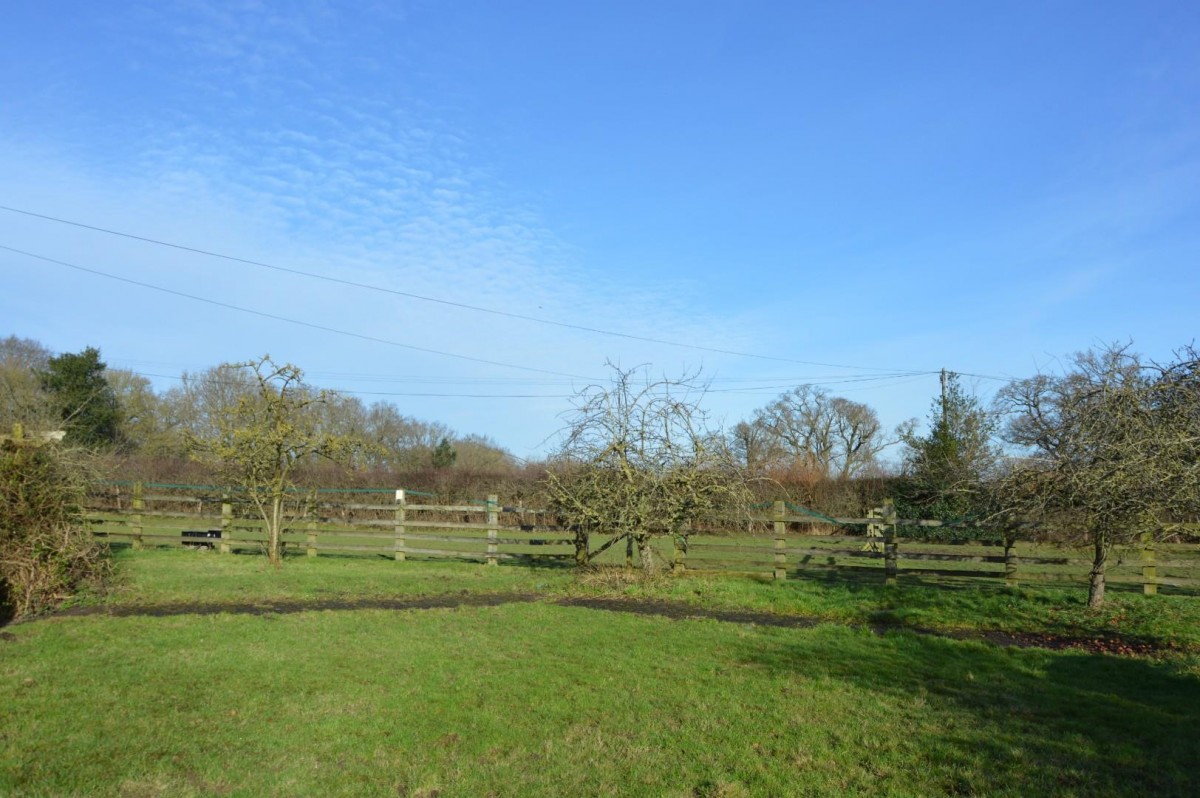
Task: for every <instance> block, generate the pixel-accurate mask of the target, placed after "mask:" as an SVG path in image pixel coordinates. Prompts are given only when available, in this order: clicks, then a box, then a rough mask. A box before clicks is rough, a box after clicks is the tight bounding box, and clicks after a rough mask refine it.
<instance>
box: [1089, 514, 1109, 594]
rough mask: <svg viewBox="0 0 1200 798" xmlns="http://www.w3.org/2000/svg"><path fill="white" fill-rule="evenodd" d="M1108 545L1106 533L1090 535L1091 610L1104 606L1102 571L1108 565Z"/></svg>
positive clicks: (1100, 531) (1097, 531)
mask: <svg viewBox="0 0 1200 798" xmlns="http://www.w3.org/2000/svg"><path fill="white" fill-rule="evenodd" d="M1110 545H1111V544H1110V540H1109V537H1108V533H1107V532H1105V531H1103V530H1096V531H1094V532H1093V533H1092V571H1091V574H1090V575H1089V579H1088V606H1089V607H1092V608H1093V609H1094V608H1096V607H1099V606H1101V605H1102V604H1104V570H1105V567H1106V566H1107V565H1108V550H1109V548H1110Z"/></svg>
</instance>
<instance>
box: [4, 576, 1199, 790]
mask: <svg viewBox="0 0 1200 798" xmlns="http://www.w3.org/2000/svg"><path fill="white" fill-rule="evenodd" d="M118 566H119V571H120V572H121V573H122V574H123V583H122V586H121V587H120V588H119V589H118V591H117V592H116V593H115V594H114V595H113V596H110V597H108V598H107V599H104V600H105V601H107V602H109V603H111V604H114V605H119V606H125V607H129V606H135V605H139V604H147V605H152V604H161V603H180V602H183V601H194V600H196V599H197V595H202V596H203V597H204V600H206V601H217V602H245V601H247V600H248V599H259V597H269V598H270V600H280V599H303V598H306V597H308V598H313V599H320V598H326V597H329V596H330V595H336V596H338V597H343V598H344V597H355V596H361V597H381V596H402V595H403V596H411V595H420V594H425V595H430V594H435V593H436V594H440V593H446V592H457V591H462V590H467V591H472V592H477V591H487V592H496V591H501V592H503V591H518V592H524V591H528V590H541V591H543V592H545V593H547V594H549V595H553V594H558V593H579V592H584V593H596V592H606V593H607V594H614V593H615V594H618V595H626V596H639V595H644V596H655V597H671V598H677V599H681V600H688V601H693V602H697V603H702V604H704V605H705V606H710V607H711V606H729V607H734V606H737V607H745V606H753V607H757V608H760V609H769V610H772V611H775V612H800V611H812V612H819V613H823V614H824V615H825V617H831V618H832V617H843V618H845V619H847V620H851V619H855V618H858V617H867V616H869V614H870V613H871V612H872V611H873V610H871V609H870V608H871V607H872V606H874V605H876V604H877V603H878V602H879V601H881V600H883V599H885V598H887V597H888V596H889V595H890V597H891V598H893V599H898V598H903V599H905V600H906V601H908V602H910V603H913V602H915V603H917V605H918V609H914V610H912V611H913V612H918V611H919V612H921V613H925V614H926V615H929V616H936V617H939V618H941V619H943V620H944V621H946V622H949V621H951V620H953V619H956V618H957V619H962V620H964V621H966V620H967V619H969V618H972V617H973V618H976V619H979V618H980V616H981V615H982V614H983V613H984V612H985V611H988V610H989V609H991V610H1001V609H1003V608H1004V607H1005V606H1007V607H1009V609H1008V612H1009V613H1010V614H1011V613H1017V614H1018V615H1021V614H1022V613H1023V614H1024V617H1028V618H1030V619H1032V622H1034V623H1048V622H1049V621H1047V620H1046V619H1047V618H1049V617H1051V613H1050V609H1051V607H1049V606H1043V604H1042V603H1041V601H1042V599H1041V598H1039V597H1032V596H1027V595H1025V594H1022V593H1017V594H1012V595H1005V594H1002V593H1000V592H996V593H995V594H990V595H987V596H984V597H983V598H976V599H970V598H967V594H968V593H969V592H970V591H959V592H952V591H947V590H939V589H936V588H928V587H927V588H923V589H919V588H916V587H912V588H909V587H903V588H901V589H899V591H898V592H895V593H891V594H888V593H887V591H883V592H880V591H882V590H883V589H882V588H879V589H876V588H868V587H865V586H856V585H840V586H839V585H836V584H826V583H824V582H821V583H806V582H800V581H789V582H787V583H785V584H782V585H779V584H763V583H757V582H753V581H751V580H745V579H738V578H724V579H695V578H687V579H684V580H677V581H662V582H654V583H649V584H646V583H637V584H633V585H620V584H611V585H608V586H605V585H603V584H599V583H601V582H603V580H595V579H593V580H590V584H580V583H577V582H575V581H574V580H573V577H571V576H570V575H569V574H562V573H558V572H546V571H540V570H528V569H517V568H493V569H485V568H483V567H480V566H467V565H431V564H420V563H407V564H397V563H391V562H387V561H383V560H378V561H372V560H362V559H346V560H338V559H334V558H329V559H326V558H319V559H316V560H303V559H298V560H295V561H291V562H289V563H288V564H287V565H286V566H285V567H284V569H283V570H282V571H278V572H277V571H272V570H270V569H266V568H264V567H262V565H261V564H260V563H259V561H257V560H256V559H253V558H250V557H239V556H218V555H204V554H197V553H194V552H175V553H167V552H129V553H124V554H122V555H121V556H120V557H119V558H118ZM481 572H482V573H481ZM188 574H191V576H192V578H191V579H190V580H189V577H188ZM539 586H541V587H540V588H539ZM697 590H699V591H700V592H699V594H697V593H696V591H697ZM1162 599H1163V597H1159V598H1158V599H1146V600H1145V604H1146V606H1163V604H1158V605H1151V602H1155V601H1162ZM261 600H266V599H261ZM1179 601H1186V600H1185V599H1184V600H1179V599H1171V600H1167V601H1166V602H1165V604H1166V605H1174V603H1176V602H1179ZM991 602H1011V604H1009V605H1006V604H992V603H991ZM1135 603H1136V602H1135ZM1026 605H1030V607H1031V608H1030V607H1027V606H1026ZM806 608H807V609H806ZM1154 612H1157V611H1154ZM1189 612H1190V610H1185V611H1183V614H1184V616H1185V617H1194V616H1191V615H1188V613H1189ZM922 617H923V616H922ZM1136 618H1140V616H1135V619H1136ZM1177 621H1178V619H1177V620H1176V621H1170V622H1167V621H1162V620H1161V619H1157V616H1156V615H1152V616H1151V620H1150V621H1149V622H1150V623H1151V624H1153V623H1165V624H1167V626H1170V625H1171V624H1173V623H1176V622H1177ZM1004 622H1005V623H1010V622H1011V623H1016V621H1014V620H1012V619H1011V618H1010V619H1009V620H1006V621H1004ZM1139 623H1140V621H1139ZM4 631H5V634H6V636H5V639H3V640H0V706H3V707H4V711H3V712H2V713H0V793H3V794H9V795H18V796H25V795H28V796H51V795H53V796H59V795H80V796H93V795H95V796H106V795H120V796H152V795H153V796H158V795H168V796H201V795H246V796H257V795H280V796H283V795H287V796H292V795H335V796H336V795H346V796H360V795H367V796H373V795H380V796H383V795H389V796H397V795H403V796H424V797H425V798H432V796H434V795H438V796H440V797H441V798H446V797H447V796H456V795H469V796H475V795H514V796H516V795H520V796H537V795H638V796H641V795H667V796H739V795H895V796H901V795H903V796H910V795H911V796H928V795H954V794H957V795H1012V796H1029V795H1077V796H1094V795H1148V794H1153V795H1180V796H1183V795H1195V794H1196V793H1197V791H1198V790H1200V776H1198V775H1197V774H1196V772H1195V766H1194V763H1195V762H1196V761H1200V738H1198V737H1197V736H1196V734H1195V729H1196V728H1197V727H1198V726H1200V671H1198V670H1197V668H1196V666H1195V661H1194V659H1193V658H1191V657H1189V656H1184V655H1169V656H1164V657H1160V658H1156V659H1139V658H1132V657H1112V656H1097V655H1091V654H1084V653H1077V652H1052V651H1044V650H1036V649H1002V648H997V647H994V646H991V645H987V644H983V643H977V642H970V641H958V640H948V639H939V638H934V637H930V636H926V635H917V634H912V633H909V632H903V631H901V632H894V633H889V634H886V635H883V636H878V635H874V634H872V633H870V632H868V631H866V630H864V629H861V628H855V627H850V626H845V625H840V624H826V625H821V626H817V627H816V628H812V629H778V628H768V627H764V626H753V625H747V624H733V623H725V622H717V621H711V620H688V621H672V620H668V619H665V618H659V617H644V616H638V615H633V614H624V613H614V612H598V611H592V610H587V609H583V608H578V607H564V606H558V605H556V604H553V603H551V602H548V601H546V602H535V603H521V604H507V605H504V606H498V607H471V608H466V607H464V608H459V609H436V610H412V611H402V612H386V611H379V610H363V611H353V612H334V611H314V612H300V613H292V614H267V615H263V616H248V615H234V614H215V615H178V616H171V617H136V616H135V617H108V616H105V615H97V616H87V617H56V618H50V619H44V620H39V621H35V622H32V623H27V624H20V625H16V626H12V627H9V628H8V629H6V630H4Z"/></svg>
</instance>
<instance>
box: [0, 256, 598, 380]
mask: <svg viewBox="0 0 1200 798" xmlns="http://www.w3.org/2000/svg"><path fill="white" fill-rule="evenodd" d="M0 249H3V250H6V251H8V252H14V253H16V254H18V255H24V256H25V257H27V258H35V259H37V260H40V261H44V262H46V263H53V264H56V265H58V266H63V267H66V268H68V269H74V270H76V271H80V272H85V273H87V274H94V275H97V276H99V277H104V278H107V279H109V280H116V281H117V282H121V283H126V284H128V285H136V286H140V287H141V288H147V289H150V290H151V291H159V292H161V293H164V294H170V295H172V296H177V297H182V298H184V299H190V300H192V301H194V302H203V303H205V304H208V305H215V306H216V307H220V308H227V309H228V310H236V311H238V312H239V313H248V314H250V315H252V316H259V317H261V318H264V319H272V320H274V321H282V322H287V323H288V324H295V325H297V326H300V327H308V328H310V329H313V330H321V331H322V332H328V333H334V334H336V335H344V336H346V337H348V338H357V339H359V340H362V341H371V342H373V343H377V344H385V345H387V346H395V347H399V348H401V349H408V350H411V351H414V352H425V353H427V354H431V355H439V356H441V357H452V358H456V359H458V360H469V361H471V362H472V363H483V364H485V365H489V366H501V367H503V368H510V369H520V370H522V371H534V372H537V373H539V374H552V375H554V376H556V377H572V378H574V379H580V380H590V379H592V378H590V377H584V376H582V375H579V374H567V373H566V372H562V371H552V370H550V369H540V368H536V367H534V366H523V365H520V364H517V363H504V362H502V361H499V360H488V359H486V358H482V357H474V356H472V355H460V354H457V353H455V352H443V351H441V350H440V349H430V348H428V347H424V346H416V345H414V344H406V343H402V342H400V341H393V340H390V339H388V338H378V337H376V336H373V335H364V334H362V333H356V332H350V331H349V330H340V329H338V328H336V327H327V326H325V325H324V324H316V323H314V322H311V321H303V320H302V319H292V318H288V317H287V316H279V315H276V314H274V313H267V312H265V311H261V310H254V309H253V308H244V307H241V306H239V305H233V304H230V303H228V302H221V301H219V300H216V299H209V298H207V297H202V296H196V295H195V294H188V293H185V292H183V291H176V290H175V289H173V288H165V287H163V286H161V285H154V284H153V283H146V282H142V281H141V280H133V279H130V278H128V277H121V276H119V275H116V274H110V273H108V272H103V271H100V270H99V269H91V268H88V267H87V266H79V265H77V264H74V263H68V262H66V261H64V260H58V259H56V258H48V257H46V256H45V255H38V254H36V253H33V252H26V251H25V250H22V249H17V248H16V247H9V246H5V245H4V244H0Z"/></svg>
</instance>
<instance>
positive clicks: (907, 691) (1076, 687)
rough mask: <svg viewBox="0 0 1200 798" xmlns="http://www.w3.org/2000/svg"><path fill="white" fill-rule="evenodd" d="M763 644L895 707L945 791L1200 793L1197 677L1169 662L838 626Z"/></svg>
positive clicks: (764, 653)
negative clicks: (873, 632)
mask: <svg viewBox="0 0 1200 798" xmlns="http://www.w3.org/2000/svg"><path fill="white" fill-rule="evenodd" d="M757 643H758V644H757V645H756V646H755V647H754V648H752V649H747V650H744V651H743V652H742V656H743V657H744V660H745V661H746V662H747V663H751V664H755V665H759V666H766V667H768V668H770V669H773V670H776V671H781V672H785V673H794V674H797V675H801V676H804V677H807V678H810V679H818V680H819V679H831V680H834V681H835V682H841V683H844V684H847V685H849V686H851V687H852V688H853V689H854V690H856V691H858V692H861V693H862V695H863V696H864V698H866V699H867V700H869V699H870V697H871V696H876V697H878V698H879V699H880V700H881V701H882V702H884V704H886V705H889V706H895V707H896V708H897V720H896V726H897V728H895V729H894V737H893V740H892V742H893V743H894V744H896V745H898V746H901V747H906V748H910V749H912V750H910V751H908V753H907V754H906V756H905V761H908V762H912V763H919V765H920V766H921V767H922V768H923V771H924V773H925V774H926V777H927V778H932V779H934V780H935V781H937V782H938V783H939V784H940V789H941V792H942V794H947V795H954V794H960V795H961V794H967V795H1020V796H1029V795H1078V796H1102V795H1114V796H1115V795H1130V796H1133V795H1137V796H1144V795H1156V796H1173V795H1178V796H1195V795H1198V794H1200V771H1198V767H1197V763H1200V735H1197V729H1200V679H1198V678H1196V677H1195V676H1194V675H1191V674H1188V673H1186V672H1184V671H1182V670H1181V668H1180V667H1179V665H1178V664H1176V663H1173V662H1171V661H1166V662H1161V661H1152V660H1144V659H1130V658H1121V657H1111V656H1095V655H1088V654H1075V653H1051V652H1046V651H1029V650H1014V649H1000V648H996V647H992V646H988V645H985V644H981V643H965V642H960V641H953V640H944V639H937V638H930V637H923V636H920V635H915V634H912V633H907V632H897V633H890V634H888V635H886V636H884V637H882V638H872V637H871V636H869V635H867V634H864V633H861V632H858V633H856V632H853V631H850V630H844V629H842V630H839V629H833V628H831V627H824V628H823V629H822V630H817V631H815V632H810V633H806V634H805V635H804V636H803V638H792V639H791V640H787V639H784V637H783V636H779V637H775V638H772V639H761V638H760V639H759V640H758V641H757ZM912 707H920V710H919V711H918V712H916V714H914V715H912V716H911V717H908V714H909V713H908V709H910V708H912ZM896 777H897V778H903V776H902V775H901V774H897V776H896ZM879 786H880V787H881V789H880V790H879V792H880V793H886V792H889V789H887V788H886V787H887V785H879ZM890 788H891V790H898V791H900V792H906V791H907V790H906V788H905V786H904V785H903V784H899V783H897V784H892V785H890Z"/></svg>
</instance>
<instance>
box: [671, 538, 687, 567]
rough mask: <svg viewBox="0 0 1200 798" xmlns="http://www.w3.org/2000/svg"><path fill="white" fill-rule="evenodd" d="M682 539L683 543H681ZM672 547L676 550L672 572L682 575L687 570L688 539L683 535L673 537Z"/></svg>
mask: <svg viewBox="0 0 1200 798" xmlns="http://www.w3.org/2000/svg"><path fill="white" fill-rule="evenodd" d="M681 538H682V543H681V542H680V540H681ZM671 546H672V547H673V548H674V550H675V558H674V560H673V561H672V563H671V570H672V571H673V572H674V573H677V574H681V573H683V572H684V571H686V570H687V538H685V537H682V536H681V535H672V536H671Z"/></svg>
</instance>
